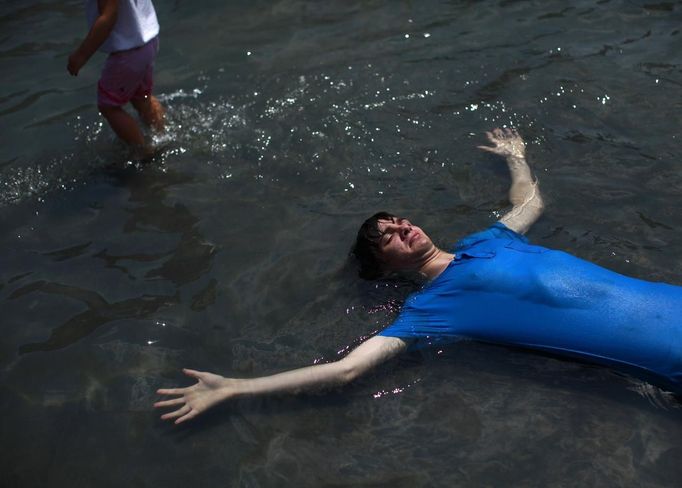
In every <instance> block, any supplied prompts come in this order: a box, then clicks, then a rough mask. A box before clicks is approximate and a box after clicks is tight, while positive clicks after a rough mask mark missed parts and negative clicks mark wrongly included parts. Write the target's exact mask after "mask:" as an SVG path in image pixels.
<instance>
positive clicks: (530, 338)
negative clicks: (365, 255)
mask: <svg viewBox="0 0 682 488" xmlns="http://www.w3.org/2000/svg"><path fill="white" fill-rule="evenodd" d="M452 252H453V253H454V254H455V258H454V260H453V261H452V262H451V263H450V264H449V265H448V267H447V268H446V269H445V270H444V271H443V272H442V273H441V274H440V275H439V276H438V277H437V278H435V279H434V280H433V281H431V282H430V283H429V284H428V285H427V286H426V287H425V288H424V289H423V290H421V291H420V292H418V293H415V294H412V295H410V296H409V297H408V299H407V300H406V302H405V305H404V306H403V309H402V311H401V313H400V315H399V316H398V318H397V319H396V321H395V322H394V323H393V324H392V325H390V326H389V327H387V328H386V329H385V330H383V331H382V332H381V333H380V335H383V336H390V337H399V338H402V339H405V340H413V339H419V340H420V341H421V342H424V341H426V342H427V343H436V342H442V341H453V340H457V339H458V338H468V339H474V340H478V341H484V342H491V343H497V344H503V345H511V346H521V347H525V348H531V349H539V350H543V351H549V352H552V353H558V354H561V355H569V356H574V357H579V358H582V359H587V360H589V361H592V362H597V363H602V364H606V365H610V366H617V367H621V368H622V367H625V368H634V369H637V370H645V371H647V372H651V373H654V374H655V375H657V376H662V377H664V378H666V379H667V380H669V381H670V382H672V384H673V387H674V388H675V389H677V388H678V387H682V287H679V286H673V285H667V284H664V283H653V282H649V281H643V280H638V279H634V278H629V277H627V276H623V275H621V274H618V273H615V272H613V271H609V270H607V269H604V268H602V267H600V266H597V265H595V264H592V263H589V262H587V261H584V260H582V259H579V258H576V257H575V256H571V255H570V254H567V253H565V252H562V251H554V250H550V249H547V248H545V247H541V246H534V245H532V244H529V243H528V240H527V239H526V238H525V237H523V236H521V235H519V234H517V233H516V232H513V231H512V230H510V229H508V228H507V227H505V226H504V224H502V223H499V222H498V223H496V224H494V225H492V226H491V227H490V228H488V229H486V230H484V231H482V232H478V233H476V234H472V235H470V236H468V237H466V238H464V239H462V240H461V241H459V242H458V243H457V244H456V246H455V248H454V249H453V250H452Z"/></svg>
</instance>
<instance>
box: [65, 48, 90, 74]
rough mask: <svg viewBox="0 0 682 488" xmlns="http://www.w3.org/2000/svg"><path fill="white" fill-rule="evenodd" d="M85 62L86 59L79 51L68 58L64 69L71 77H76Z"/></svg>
mask: <svg viewBox="0 0 682 488" xmlns="http://www.w3.org/2000/svg"><path fill="white" fill-rule="evenodd" d="M87 62H88V58H86V57H85V56H83V55H82V54H81V53H80V51H79V50H76V51H74V52H73V53H71V56H69V62H68V64H67V65H66V69H67V70H68V71H69V73H71V76H78V72H79V71H80V70H81V68H82V67H83V66H84V65H85V63H87Z"/></svg>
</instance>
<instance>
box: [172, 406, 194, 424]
mask: <svg viewBox="0 0 682 488" xmlns="http://www.w3.org/2000/svg"><path fill="white" fill-rule="evenodd" d="M197 415H199V412H198V411H197V410H192V411H191V412H189V413H188V414H187V415H185V416H183V417H180V418H179V419H178V420H176V421H175V425H178V424H181V423H183V422H185V421H186V420H190V419H193V418H194V417H196V416H197Z"/></svg>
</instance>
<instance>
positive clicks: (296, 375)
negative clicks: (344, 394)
mask: <svg viewBox="0 0 682 488" xmlns="http://www.w3.org/2000/svg"><path fill="white" fill-rule="evenodd" d="M406 347H407V345H406V344H405V342H404V341H402V340H401V339H398V338H395V337H384V336H374V337H372V338H371V339H368V340H366V341H365V342H363V343H362V344H360V345H359V346H358V347H356V348H355V349H354V350H353V351H352V352H351V353H350V354H348V356H346V357H345V358H343V359H341V360H339V361H336V362H333V363H327V364H317V365H315V366H308V367H305V368H300V369H294V370H291V371H286V372H284V373H278V374H274V375H272V376H263V377H260V378H253V379H234V378H224V377H222V376H220V375H217V374H213V373H204V372H201V371H194V370H191V369H185V370H183V371H184V372H185V374H186V375H187V376H190V377H192V378H195V379H196V380H197V382H196V383H195V384H194V385H192V386H188V387H186V388H170V389H163V388H162V389H160V390H158V391H157V393H158V394H159V395H169V396H177V398H173V399H171V400H163V401H160V402H156V403H155V404H154V406H155V407H157V408H160V407H174V408H176V410H174V411H172V412H169V413H165V414H163V415H162V416H161V418H162V419H164V420H171V419H176V420H175V423H176V424H179V423H182V422H184V421H186V420H190V419H192V418H194V417H196V416H197V415H199V414H200V413H202V412H205V411H206V410H208V409H209V408H211V407H213V406H214V405H217V404H218V403H221V402H223V401H225V400H228V399H230V398H235V397H238V396H246V395H264V394H268V393H298V392H300V391H304V390H313V389H318V388H323V387H326V386H339V385H343V384H346V383H349V382H350V381H353V380H354V379H355V378H357V377H358V376H360V375H361V374H363V373H365V372H367V371H369V370H370V369H372V368H373V367H375V366H377V365H379V364H380V363H382V362H384V361H387V360H388V359H390V358H392V357H393V356H395V355H396V354H398V353H400V352H401V351H403V350H404V349H405V348H406Z"/></svg>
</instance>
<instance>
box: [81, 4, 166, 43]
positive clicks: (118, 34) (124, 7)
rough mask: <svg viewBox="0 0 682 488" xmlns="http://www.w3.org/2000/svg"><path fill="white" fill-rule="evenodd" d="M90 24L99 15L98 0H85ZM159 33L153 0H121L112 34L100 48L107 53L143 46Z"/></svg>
mask: <svg viewBox="0 0 682 488" xmlns="http://www.w3.org/2000/svg"><path fill="white" fill-rule="evenodd" d="M85 13H86V15H87V18H88V25H89V26H90V27H92V24H94V23H95V20H96V19H97V17H98V16H99V7H98V5H97V0H85ZM158 34H159V21H158V20H157V18H156V11H155V10H154V5H153V4H152V0H119V2H118V18H117V19H116V24H115V25H114V28H113V30H112V31H111V34H109V37H108V38H107V40H106V41H104V44H102V45H101V46H100V48H99V50H100V51H104V52H105V53H113V52H116V51H125V50H127V49H133V48H136V47H140V46H143V45H144V44H146V43H147V42H149V41H150V40H151V39H153V38H154V37H156V36H157V35H158Z"/></svg>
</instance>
